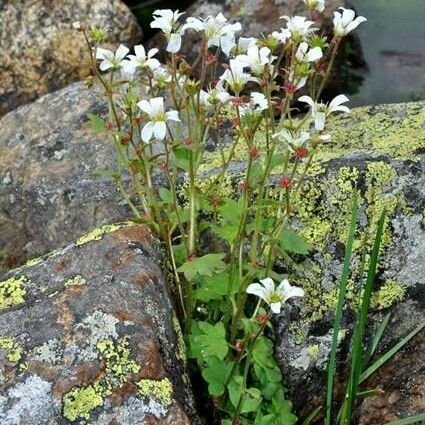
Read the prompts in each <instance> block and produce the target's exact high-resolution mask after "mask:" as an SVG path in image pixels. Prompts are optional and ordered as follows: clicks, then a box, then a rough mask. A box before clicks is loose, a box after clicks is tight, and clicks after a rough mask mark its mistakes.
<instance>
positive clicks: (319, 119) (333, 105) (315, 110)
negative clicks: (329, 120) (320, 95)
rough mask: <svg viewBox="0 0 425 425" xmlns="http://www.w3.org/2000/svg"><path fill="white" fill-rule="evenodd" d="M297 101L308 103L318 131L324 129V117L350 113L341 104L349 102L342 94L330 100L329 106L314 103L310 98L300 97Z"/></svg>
mask: <svg viewBox="0 0 425 425" xmlns="http://www.w3.org/2000/svg"><path fill="white" fill-rule="evenodd" d="M298 100H299V101H300V102H305V103H308V104H309V105H310V106H311V116H312V117H313V119H314V126H315V128H316V130H318V131H322V130H323V129H324V128H325V121H326V117H327V116H328V115H329V114H331V113H332V112H336V111H341V112H350V109H349V108H348V107H347V106H344V105H342V103H345V102H348V101H349V99H348V97H347V96H345V95H343V94H340V95H339V96H336V97H335V98H334V99H332V101H331V102H330V103H329V105H327V104H325V103H321V102H315V101H314V100H313V99H312V98H311V97H310V96H301V97H300V98H299V99H298Z"/></svg>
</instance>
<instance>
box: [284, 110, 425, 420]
mask: <svg viewBox="0 0 425 425" xmlns="http://www.w3.org/2000/svg"><path fill="white" fill-rule="evenodd" d="M424 106H425V103H423V102H422V103H410V104H399V105H381V106H378V107H366V108H358V109H355V110H353V112H352V114H351V115H344V116H339V117H337V118H336V119H334V120H332V123H331V128H330V133H331V134H333V137H334V142H333V143H332V145H331V146H332V147H330V148H328V149H327V150H324V151H322V152H319V153H318V158H317V159H318V161H319V164H318V165H317V166H315V167H314V168H313V170H312V173H311V175H312V177H311V178H310V180H309V181H308V182H307V185H306V187H305V189H304V190H303V191H302V192H303V193H302V194H301V195H300V201H299V204H298V208H299V211H298V217H299V218H298V219H297V220H296V221H295V225H296V226H297V227H298V228H299V229H301V232H302V233H303V235H304V236H305V237H306V238H307V239H308V240H309V241H310V242H312V243H313V246H314V247H315V251H314V252H313V254H312V255H311V256H309V257H306V258H304V259H300V261H299V263H298V265H297V270H294V269H292V270H289V269H288V268H287V267H286V272H288V273H290V274H291V275H292V280H293V281H294V282H297V284H300V285H301V286H303V288H304V289H305V291H306V297H305V300H304V301H305V304H304V305H303V304H298V303H297V305H298V309H296V308H295V310H294V309H293V310H292V312H287V314H286V315H285V316H284V317H282V319H280V320H278V322H277V331H276V341H277V354H278V358H279V361H280V365H281V367H282V369H283V373H284V376H286V377H287V382H288V383H289V384H290V385H291V388H290V393H291V395H292V396H293V397H294V403H295V406H296V407H297V408H298V409H300V412H301V416H303V415H306V414H307V413H308V410H307V409H309V410H310V411H311V410H312V409H313V408H314V407H315V406H317V405H319V404H320V403H321V402H323V395H324V388H325V369H326V365H327V360H328V356H329V351H330V344H331V335H332V327H333V311H334V307H335V305H336V299H337V284H338V280H339V278H340V276H341V270H342V261H343V256H344V244H345V241H346V237H347V236H346V235H347V225H348V222H349V208H350V202H351V201H350V199H351V196H352V192H353V187H354V186H355V185H357V186H358V187H359V188H360V191H361V206H360V212H359V228H358V231H357V234H356V239H355V245H354V247H355V248H354V258H353V261H352V265H351V276H350V280H349V285H348V294H347V296H348V298H349V302H348V303H347V306H346V310H345V313H344V318H343V321H344V323H343V331H342V333H341V338H342V341H341V345H340V360H341V365H340V373H341V375H340V379H341V381H343V380H344V379H346V375H344V370H345V369H344V367H345V366H346V365H347V361H348V358H349V354H348V352H349V347H350V344H351V336H352V331H353V326H354V321H355V313H354V311H355V309H356V306H357V305H358V301H357V300H358V294H359V291H360V282H361V278H360V267H361V255H362V252H361V247H362V241H363V240H366V244H367V246H368V247H369V248H370V247H371V246H372V239H373V236H374V235H373V234H374V232H375V229H376V223H377V220H378V218H379V216H380V214H381V213H382V211H383V210H384V208H386V210H387V213H388V221H387V224H386V226H385V231H384V235H383V243H382V252H381V257H380V261H379V269H378V281H377V283H376V285H375V292H374V295H373V296H372V310H373V311H374V313H373V314H372V315H371V317H370V320H369V330H370V333H371V332H372V330H373V329H376V326H377V324H378V323H379V321H380V320H381V319H382V317H383V314H382V312H387V311H390V312H392V314H393V319H392V320H391V322H390V325H389V326H388V328H387V330H386V333H385V335H386V337H385V338H384V340H383V342H382V345H381V348H380V352H381V353H382V352H384V351H386V350H387V349H389V348H390V347H391V346H392V345H394V344H395V343H396V342H397V341H398V340H400V339H401V338H402V337H404V336H405V335H407V334H408V333H409V331H410V330H411V329H413V328H414V327H415V326H417V324H418V323H420V322H421V321H423V320H424V319H425V314H424V310H423V306H424V304H423V302H424V299H423V295H424V288H425V221H424V220H425V217H424V207H425V108H424ZM368 229H369V233H368ZM283 267H285V266H284V265H283ZM400 301H403V302H402V303H401V304H399V305H397V303H398V302H400ZM394 305H396V306H395V307H394ZM401 312H403V313H401ZM420 341H421V339H419V340H417V345H418V346H415V344H411V345H410V349H409V350H403V351H402V353H401V354H400V355H399V356H398V360H394V361H392V362H391V363H389V365H387V366H386V367H385V368H384V369H382V371H380V372H379V374H378V375H377V377H376V378H374V377H372V378H371V380H370V381H369V382H370V384H369V383H365V385H364V388H374V387H375V386H376V385H378V386H379V387H381V388H382V389H383V390H385V394H384V395H383V396H378V397H373V398H370V399H367V400H366V401H364V403H363V405H362V407H361V409H360V413H359V414H360V416H361V418H363V419H362V420H361V421H360V423H362V424H378V423H379V424H381V423H386V422H389V421H390V420H395V419H400V418H404V417H407V416H409V415H412V414H417V413H420V412H422V411H423V410H422V409H423V397H424V390H423V389H424V388H425V375H424V374H423V371H422V372H420V371H418V370H417V368H416V366H415V364H414V363H415V362H416V360H415V362H412V360H411V359H412V358H415V359H416V357H412V356H414V354H413V353H415V352H416V351H417V350H419V348H418V347H419V344H423V336H422V342H420ZM409 352H410V353H411V354H410V355H409ZM418 362H419V363H420V360H419V358H418ZM390 365H393V367H395V366H394V365H397V366H396V368H397V373H394V372H393V369H391V366H390ZM421 388H422V389H421ZM390 399H391V400H392V401H390ZM421 400H422V401H421ZM382 403H384V404H385V403H387V404H386V410H385V411H384V410H382V409H381V408H380V407H379V406H380V405H381V407H382ZM421 406H422V407H421ZM374 418H375V419H374ZM376 418H378V419H376ZM391 418H393V419H391ZM384 419H385V420H384Z"/></svg>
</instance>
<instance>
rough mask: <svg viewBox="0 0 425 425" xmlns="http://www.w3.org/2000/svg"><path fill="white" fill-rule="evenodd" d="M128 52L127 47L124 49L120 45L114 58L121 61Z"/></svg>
mask: <svg viewBox="0 0 425 425" xmlns="http://www.w3.org/2000/svg"><path fill="white" fill-rule="evenodd" d="M129 51H130V50H129V49H128V48H127V47H125V46H124V45H123V44H120V45H119V47H118V49H117V51H116V52H115V58H116V59H118V60H119V61H121V60H123V59H124V58H125V56H126V54H127V53H128V52H129Z"/></svg>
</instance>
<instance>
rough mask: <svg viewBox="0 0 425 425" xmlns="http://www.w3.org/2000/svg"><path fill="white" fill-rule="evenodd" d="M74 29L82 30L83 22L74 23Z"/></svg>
mask: <svg viewBox="0 0 425 425" xmlns="http://www.w3.org/2000/svg"><path fill="white" fill-rule="evenodd" d="M72 28H74V30H80V29H81V22H80V21H75V22H73V23H72Z"/></svg>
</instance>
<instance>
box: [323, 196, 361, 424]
mask: <svg viewBox="0 0 425 425" xmlns="http://www.w3.org/2000/svg"><path fill="white" fill-rule="evenodd" d="M357 210H358V192H357V190H356V191H355V192H354V194H353V200H352V204H351V219H350V228H349V232H348V239H347V245H346V248H345V256H344V265H343V269H342V275H341V280H340V281H339V294H338V304H337V307H336V312H335V321H334V329H333V335H332V346H331V352H330V356H329V365H328V376H327V385H326V418H325V425H331V420H332V398H333V384H334V375H335V365H336V352H337V349H338V334H339V330H340V327H341V318H342V310H343V308H344V302H345V293H346V289H347V281H348V275H349V273H350V264H351V255H352V251H353V243H354V233H355V230H356V222H357Z"/></svg>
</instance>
